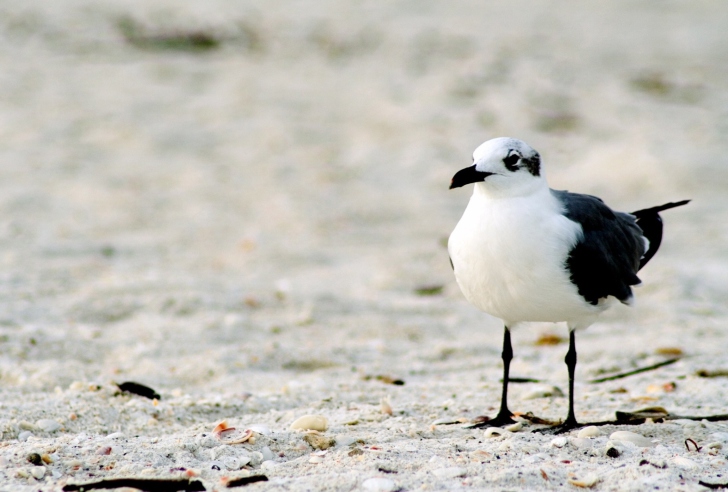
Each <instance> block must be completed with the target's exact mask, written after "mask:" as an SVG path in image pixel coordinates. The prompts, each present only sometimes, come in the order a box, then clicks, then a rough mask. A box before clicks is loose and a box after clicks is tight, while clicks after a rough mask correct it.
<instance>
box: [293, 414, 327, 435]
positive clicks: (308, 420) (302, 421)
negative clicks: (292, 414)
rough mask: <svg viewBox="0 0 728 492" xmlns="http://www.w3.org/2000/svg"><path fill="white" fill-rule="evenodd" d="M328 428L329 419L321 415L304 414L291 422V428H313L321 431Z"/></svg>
mask: <svg viewBox="0 0 728 492" xmlns="http://www.w3.org/2000/svg"><path fill="white" fill-rule="evenodd" d="M328 428H329V421H328V420H327V419H326V417H324V416H323V415H304V416H303V417H299V418H297V419H296V420H295V421H293V423H292V424H291V427H290V429H291V430H315V431H319V432H323V431H325V430H326V429H328Z"/></svg>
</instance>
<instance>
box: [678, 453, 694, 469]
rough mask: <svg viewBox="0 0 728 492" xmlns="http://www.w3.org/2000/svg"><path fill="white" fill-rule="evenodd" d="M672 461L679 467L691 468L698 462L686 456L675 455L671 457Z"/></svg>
mask: <svg viewBox="0 0 728 492" xmlns="http://www.w3.org/2000/svg"><path fill="white" fill-rule="evenodd" d="M672 462H673V463H674V464H675V466H679V467H680V468H687V469H693V468H697V467H698V464H697V463H696V462H694V461H693V460H691V459H688V458H683V457H682V456H675V457H674V458H673V459H672Z"/></svg>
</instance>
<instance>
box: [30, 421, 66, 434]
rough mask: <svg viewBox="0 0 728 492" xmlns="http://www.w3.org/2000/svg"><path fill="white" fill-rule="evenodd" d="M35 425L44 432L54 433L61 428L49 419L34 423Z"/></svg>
mask: <svg viewBox="0 0 728 492" xmlns="http://www.w3.org/2000/svg"><path fill="white" fill-rule="evenodd" d="M35 425H37V426H38V427H40V428H41V429H43V430H44V431H45V432H55V431H57V430H58V429H60V428H61V424H59V423H58V422H56V421H55V420H51V419H40V420H39V421H38V422H36V423H35Z"/></svg>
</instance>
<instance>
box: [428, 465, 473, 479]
mask: <svg viewBox="0 0 728 492" xmlns="http://www.w3.org/2000/svg"><path fill="white" fill-rule="evenodd" d="M467 473H468V470H466V469H465V468H462V467H459V466H452V467H449V468H439V469H437V470H433V471H432V474H433V475H435V476H436V477H437V478H457V477H464V476H465V475H467Z"/></svg>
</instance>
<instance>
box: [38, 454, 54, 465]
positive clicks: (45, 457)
mask: <svg viewBox="0 0 728 492" xmlns="http://www.w3.org/2000/svg"><path fill="white" fill-rule="evenodd" d="M40 459H41V460H43V463H45V464H46V465H50V464H51V463H53V462H55V461H56V457H54V456H53V455H51V454H48V453H43V454H42V455H40Z"/></svg>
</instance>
